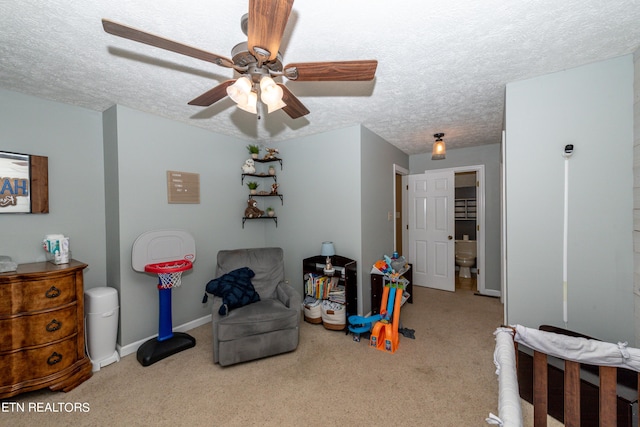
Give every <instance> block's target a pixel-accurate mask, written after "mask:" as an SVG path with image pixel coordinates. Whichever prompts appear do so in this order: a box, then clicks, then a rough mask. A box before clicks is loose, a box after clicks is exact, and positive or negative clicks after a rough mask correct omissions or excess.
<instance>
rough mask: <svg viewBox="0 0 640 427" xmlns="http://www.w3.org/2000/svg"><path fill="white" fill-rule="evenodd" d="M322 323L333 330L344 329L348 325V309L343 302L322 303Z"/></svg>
mask: <svg viewBox="0 0 640 427" xmlns="http://www.w3.org/2000/svg"><path fill="white" fill-rule="evenodd" d="M322 325H323V326H324V327H325V328H327V329H331V330H333V331H342V330H343V329H344V328H345V327H346V326H347V310H346V307H345V306H344V305H342V304H335V303H334V304H331V303H328V304H326V303H323V304H322Z"/></svg>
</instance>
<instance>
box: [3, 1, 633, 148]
mask: <svg viewBox="0 0 640 427" xmlns="http://www.w3.org/2000/svg"><path fill="white" fill-rule="evenodd" d="M247 5H248V0H245V1H242V0H218V1H211V0H207V1H205V0H189V1H175V0H153V1H151V0H136V1H131V0H109V1H105V0H83V1H77V0H47V1H42V0H3V1H0V87H2V88H4V89H9V90H14V91H18V92H22V93H26V94H32V95H36V96H39V97H43V98H47V99H52V100H56V101H60V102H65V103H69V104H74V105H78V106H81V107H86V108H89V109H92V110H97V111H103V110H105V109H107V108H109V107H110V106H112V105H114V104H120V105H125V106H128V107H131V108H135V109H138V110H142V111H147V112H151V113H154V114H157V115H159V116H163V117H167V118H171V119H173V120H177V121H182V122H186V123H189V124H192V125H194V126H199V127H202V128H206V129H210V130H212V131H215V132H218V133H221V134H225V135H231V136H237V137H240V138H243V139H246V140H256V141H259V142H264V143H268V142H271V141H278V140H285V139H290V138H295V137H299V136H304V135H309V134H315V133H320V132H325V131H327V130H331V129H338V128H343V127H346V126H350V125H353V124H357V123H361V124H363V125H364V126H365V127H367V128H369V129H370V130H371V131H373V132H375V133H376V134H378V135H380V136H381V137H382V138H384V139H386V140H387V141H389V142H390V143H391V144H393V145H395V146H397V147H398V148H400V149H401V150H403V151H405V152H406V153H408V154H417V153H422V152H427V151H430V149H431V145H432V142H433V134H434V133H436V132H444V133H445V137H444V140H445V142H446V143H447V147H448V148H450V149H451V148H461V147H468V146H473V145H481V144H491V143H497V142H499V141H500V134H501V130H502V127H503V116H504V92H505V84H506V83H508V82H512V81H517V80H522V79H526V78H530V77H535V76H539V75H542V74H547V73H550V72H555V71H561V70H564V69H567V68H572V67H576V66H579V65H583V64H586V63H590V62H594V61H598V60H602V59H607V58H612V57H616V56H620V55H623V54H627V53H632V52H633V51H635V50H636V49H637V48H638V46H639V45H640V2H639V1H638V0H611V1H606V2H605V1H602V0H537V1H533V0H530V1H515V0H484V1H478V0H404V1H389V0H323V1H318V0H296V1H295V3H294V5H293V11H292V14H291V17H290V19H289V23H288V26H287V29H286V31H285V36H284V40H283V43H282V45H281V48H280V51H281V53H282V55H283V58H284V59H283V63H285V64H287V63H290V62H308V61H331V60H354V59H377V60H378V61H379V64H378V70H377V73H376V78H375V80H374V81H371V82H337V83H332V82H298V83H296V82H291V81H287V80H285V82H286V84H287V87H289V89H290V90H291V91H292V92H293V93H294V94H296V95H297V96H298V98H299V99H300V100H301V101H302V102H303V103H304V104H305V106H306V107H307V108H308V109H309V110H310V111H311V114H309V115H307V116H305V117H303V118H300V119H297V120H292V119H290V118H289V117H288V116H287V115H286V114H285V113H284V112H282V111H277V112H274V113H272V114H270V115H265V116H264V117H263V118H262V119H261V120H260V121H258V120H257V118H256V116H255V115H252V114H249V113H246V112H244V111H242V110H239V109H238V108H236V107H235V104H233V102H232V101H231V100H229V99H228V98H226V99H224V100H223V101H220V102H218V103H216V104H214V105H213V106H211V107H208V108H202V107H194V106H189V105H187V102H188V101H190V100H191V99H193V98H195V97H196V96H198V95H200V94H202V93H203V92H205V91H207V90H209V89H210V88H212V87H214V86H216V85H217V84H218V83H220V82H222V81H223V80H227V79H230V78H233V77H234V76H233V74H232V71H231V70H230V69H227V68H221V67H218V66H216V65H214V64H211V63H208V62H203V61H199V60H197V59H193V58H190V57H186V56H182V55H179V54H175V53H172V52H169V51H165V50H161V49H157V48H154V47H150V46H147V45H143V44H140V43H136V42H133V41H130V40H125V39H122V38H119V37H115V36H112V35H109V34H107V33H105V32H104V31H103V29H102V25H101V22H100V20H101V18H108V19H111V20H113V21H116V22H120V23H123V24H126V25H129V26H132V27H135V28H138V29H141V30H144V31H147V32H150V33H154V34H157V35H160V36H163V37H166V38H169V39H172V40H175V41H178V42H181V43H184V44H188V45H191V46H194V47H198V48H200V49H203V50H207V51H210V52H213V53H216V54H219V55H222V56H226V57H230V56H231V49H232V48H233V46H235V45H236V44H237V43H239V42H241V41H245V40H246V36H245V35H244V34H243V33H242V31H241V28H240V18H241V16H242V15H243V14H244V13H246V12H247V8H248V6H247Z"/></svg>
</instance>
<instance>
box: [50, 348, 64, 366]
mask: <svg viewBox="0 0 640 427" xmlns="http://www.w3.org/2000/svg"><path fill="white" fill-rule="evenodd" d="M61 360H62V355H61V354H60V353H56V352H55V351H54V352H53V353H51V356H49V358H48V359H47V363H48V364H49V365H51V366H53V365H55V364H56V363H58V362H60V361H61Z"/></svg>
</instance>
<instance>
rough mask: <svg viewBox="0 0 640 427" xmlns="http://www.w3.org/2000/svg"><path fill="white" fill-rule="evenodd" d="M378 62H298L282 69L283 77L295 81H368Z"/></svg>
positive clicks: (372, 76)
mask: <svg viewBox="0 0 640 427" xmlns="http://www.w3.org/2000/svg"><path fill="white" fill-rule="evenodd" d="M377 67H378V61H376V60H375V59H373V60H362V61H333V62H299V63H294V64H289V65H287V66H286V67H284V75H285V76H286V77H287V78H288V79H291V80H295V81H315V82H322V81H327V82H330V81H368V80H373V78H374V77H375V74H376V68H377Z"/></svg>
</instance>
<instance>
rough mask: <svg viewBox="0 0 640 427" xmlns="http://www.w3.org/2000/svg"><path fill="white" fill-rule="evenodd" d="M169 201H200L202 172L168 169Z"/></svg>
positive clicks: (172, 202) (195, 202) (187, 202)
mask: <svg viewBox="0 0 640 427" xmlns="http://www.w3.org/2000/svg"><path fill="white" fill-rule="evenodd" d="M167 202H168V203H171V204H174V203H186V204H190V203H191V204H198V203H200V174H197V173H191V172H180V171H167Z"/></svg>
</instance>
